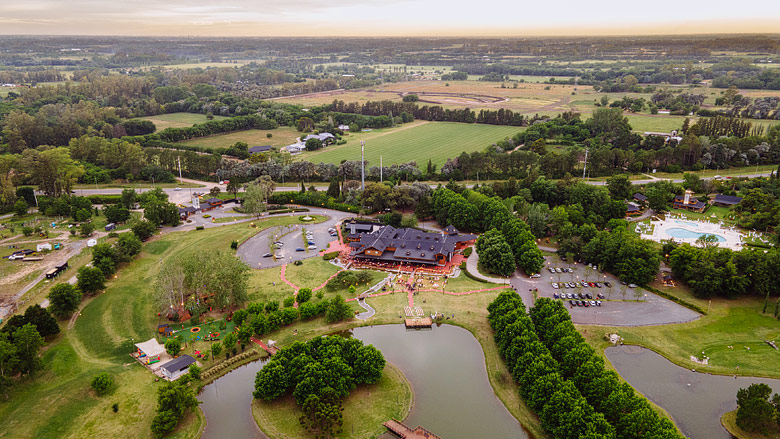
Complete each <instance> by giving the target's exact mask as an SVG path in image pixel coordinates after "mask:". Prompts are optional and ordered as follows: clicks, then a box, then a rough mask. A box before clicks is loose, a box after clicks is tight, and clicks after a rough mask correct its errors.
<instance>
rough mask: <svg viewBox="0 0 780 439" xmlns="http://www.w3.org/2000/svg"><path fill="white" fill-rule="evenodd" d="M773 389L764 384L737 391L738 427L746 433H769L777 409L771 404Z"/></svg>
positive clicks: (756, 384)
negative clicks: (770, 398)
mask: <svg viewBox="0 0 780 439" xmlns="http://www.w3.org/2000/svg"><path fill="white" fill-rule="evenodd" d="M771 395H772V389H771V388H770V387H769V386H768V385H766V384H763V383H760V384H759V383H755V384H751V385H750V386H749V387H747V388H743V389H739V391H737V425H738V426H739V428H741V429H743V430H745V431H757V432H761V433H762V434H766V433H767V432H768V427H769V425H771V424H773V423H774V420H775V408H774V407H773V406H772V404H771V403H770V402H769V397H770V396H771Z"/></svg>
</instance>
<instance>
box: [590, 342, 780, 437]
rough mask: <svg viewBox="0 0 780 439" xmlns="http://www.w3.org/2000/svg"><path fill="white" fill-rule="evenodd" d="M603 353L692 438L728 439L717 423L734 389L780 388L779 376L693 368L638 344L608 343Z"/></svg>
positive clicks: (733, 402) (733, 401) (732, 403)
mask: <svg viewBox="0 0 780 439" xmlns="http://www.w3.org/2000/svg"><path fill="white" fill-rule="evenodd" d="M605 354H606V356H607V358H608V359H609V361H610V362H612V365H613V366H615V369H616V370H617V372H618V373H619V374H620V376H622V377H623V378H624V379H625V380H626V381H628V383H629V384H631V385H632V386H634V388H635V389H636V390H638V391H639V392H641V393H642V394H643V395H645V396H646V397H647V398H648V399H650V400H651V401H653V402H654V403H656V404H658V405H659V406H661V407H662V408H663V409H664V410H666V411H667V413H669V414H670V416H672V418H673V419H674V422H675V423H676V424H677V426H678V427H679V428H680V430H681V431H682V432H683V434H685V435H686V436H688V437H690V438H693V439H720V438H722V439H730V438H731V435H730V434H729V433H728V432H727V431H726V429H725V428H723V426H721V424H720V418H721V416H723V414H724V413H726V412H730V411H732V410H735V409H736V408H737V390H739V389H740V388H743V387H747V386H749V385H751V384H753V383H765V384H768V385H769V387H771V388H772V390H774V391H775V392H780V380H777V379H769V378H751V377H737V378H736V379H735V378H734V376H733V375H732V376H725V375H710V374H706V373H700V372H693V371H691V370H689V369H685V368H683V367H680V366H677V365H676V364H674V363H672V362H671V361H669V360H667V359H666V358H664V357H663V356H661V355H659V354H656V353H655V352H653V351H651V350H649V349H645V348H642V347H638V346H619V347H610V348H607V349H606V350H605Z"/></svg>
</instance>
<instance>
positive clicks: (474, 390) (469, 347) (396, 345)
mask: <svg viewBox="0 0 780 439" xmlns="http://www.w3.org/2000/svg"><path fill="white" fill-rule="evenodd" d="M351 332H352V336H354V337H356V338H358V339H360V340H362V341H363V342H364V343H366V344H373V345H374V346H375V347H376V348H377V349H379V350H381V351H382V353H383V354H384V356H385V358H386V359H387V361H389V362H391V363H393V364H394V365H396V366H397V367H398V368H399V369H400V370H401V371H402V372H403V373H404V375H406V377H407V378H408V379H409V382H410V383H411V384H412V389H413V391H414V407H413V409H412V412H411V413H410V415H409V417H408V418H407V420H406V421H405V423H406V424H407V425H408V426H410V427H412V428H414V427H416V426H417V425H422V426H423V427H425V428H427V429H429V430H430V431H432V432H434V433H436V434H438V435H439V436H441V437H444V438H447V439H473V438H479V437H486V438H487V437H489V438H492V439H503V438H506V439H509V438H512V439H524V438H527V437H528V435H527V434H526V432H525V430H523V428H522V426H521V425H520V423H519V422H518V421H517V420H516V419H515V418H514V417H513V416H512V415H511V414H510V413H509V411H508V410H507V409H506V407H504V405H503V403H502V402H501V401H500V400H499V399H498V397H497V396H496V395H495V393H493V388H492V387H491V386H490V383H489V382H488V377H487V371H486V369H485V357H484V355H483V353H482V347H481V346H480V344H479V342H478V341H477V340H476V339H475V338H474V336H472V335H471V333H470V332H468V331H467V330H465V329H462V328H459V327H457V326H451V325H441V326H440V327H437V328H434V329H433V330H428V331H407V330H406V328H404V326H403V325H381V326H371V327H363V328H356V329H354V330H352V331H351ZM262 367H263V363H262V362H260V361H256V362H254V363H250V364H248V365H246V366H242V367H241V368H239V369H236V370H235V371H232V372H230V373H228V374H227V375H225V376H223V377H221V378H219V379H217V380H216V381H214V382H213V383H211V384H209V385H208V386H206V387H204V388H203V391H202V392H201V394H200V395H199V396H198V399H199V400H200V401H202V402H203V403H202V404H201V406H200V407H201V409H202V410H203V413H204V414H205V415H206V422H207V424H206V430H205V431H204V433H203V436H202V437H203V438H205V439H227V438H234V437H235V438H265V435H263V433H262V432H261V431H260V430H259V429H258V428H257V426H256V424H255V422H254V419H253V418H252V414H251V402H252V391H253V390H254V381H255V375H256V373H257V371H258V370H260V369H261V368H262Z"/></svg>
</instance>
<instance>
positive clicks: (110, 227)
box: [106, 223, 116, 232]
mask: <svg viewBox="0 0 780 439" xmlns="http://www.w3.org/2000/svg"><path fill="white" fill-rule="evenodd" d="M114 229H116V224H115V223H108V224H106V232H110V231H112V230H114Z"/></svg>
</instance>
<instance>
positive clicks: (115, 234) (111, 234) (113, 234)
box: [108, 232, 119, 238]
mask: <svg viewBox="0 0 780 439" xmlns="http://www.w3.org/2000/svg"><path fill="white" fill-rule="evenodd" d="M108 237H109V238H117V237H119V233H116V232H111V233H109V234H108Z"/></svg>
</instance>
